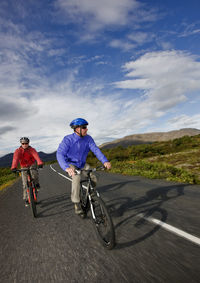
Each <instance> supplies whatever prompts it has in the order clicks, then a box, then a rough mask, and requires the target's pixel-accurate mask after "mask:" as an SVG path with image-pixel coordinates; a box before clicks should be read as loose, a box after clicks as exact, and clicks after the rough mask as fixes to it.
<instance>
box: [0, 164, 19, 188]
mask: <svg viewBox="0 0 200 283" xmlns="http://www.w3.org/2000/svg"><path fill="white" fill-rule="evenodd" d="M17 177H18V176H17V175H15V174H14V173H13V172H12V171H11V170H10V168H0V190H3V189H4V188H5V187H7V186H10V185H11V184H13V183H14V182H15V180H16V179H17Z"/></svg>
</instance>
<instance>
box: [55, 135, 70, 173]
mask: <svg viewBox="0 0 200 283" xmlns="http://www.w3.org/2000/svg"><path fill="white" fill-rule="evenodd" d="M68 151H69V142H68V141H67V140H66V139H65V138H64V139H63V140H62V142H61V143H60V144H59V147H58V149H57V152H56V158H57V161H58V163H59V165H60V167H61V168H62V169H63V170H64V171H66V169H68V168H69V167H70V166H69V163H68V162H67V153H68Z"/></svg>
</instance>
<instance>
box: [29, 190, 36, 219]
mask: <svg viewBox="0 0 200 283" xmlns="http://www.w3.org/2000/svg"><path fill="white" fill-rule="evenodd" d="M29 194H30V208H31V211H32V213H33V216H34V217H37V209H36V202H35V200H34V193H33V187H32V186H30V187H29Z"/></svg>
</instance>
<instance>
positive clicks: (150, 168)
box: [87, 135, 200, 184]
mask: <svg viewBox="0 0 200 283" xmlns="http://www.w3.org/2000/svg"><path fill="white" fill-rule="evenodd" d="M103 153H104V154H105V155H106V157H107V158H108V159H109V160H110V161H111V164H112V169H111V172H113V173H120V174H123V175H140V176H145V177H147V178H151V179H165V180H170V181H176V182H181V183H189V184H200V170H199V169H200V135H197V136H193V137H188V136H185V137H182V138H179V139H174V140H170V141H166V142H155V143H152V144H142V145H132V146H129V147H126V148H124V147H122V146H117V147H115V148H112V149H106V150H103ZM87 162H88V163H89V164H91V165H92V166H96V164H97V159H96V158H95V157H94V155H93V154H92V153H90V154H89V156H88V160H87Z"/></svg>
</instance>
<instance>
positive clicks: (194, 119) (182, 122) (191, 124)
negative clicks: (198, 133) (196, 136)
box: [168, 114, 200, 129]
mask: <svg viewBox="0 0 200 283" xmlns="http://www.w3.org/2000/svg"><path fill="white" fill-rule="evenodd" d="M168 124H169V126H170V128H173V127H175V129H181V128H196V129H200V114H196V115H191V116H188V115H185V114H182V115H180V116H175V117H173V118H172V119H170V120H169V121H168Z"/></svg>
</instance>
